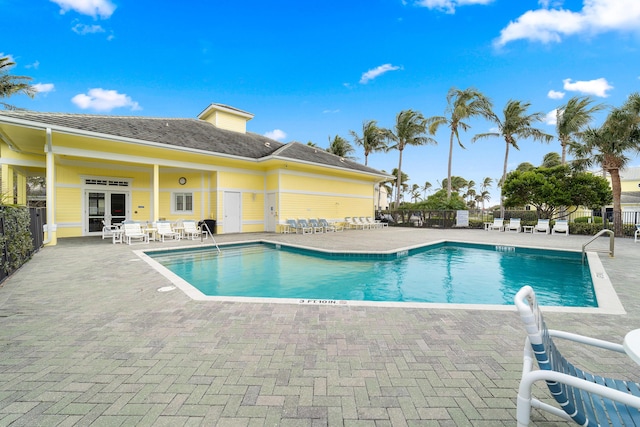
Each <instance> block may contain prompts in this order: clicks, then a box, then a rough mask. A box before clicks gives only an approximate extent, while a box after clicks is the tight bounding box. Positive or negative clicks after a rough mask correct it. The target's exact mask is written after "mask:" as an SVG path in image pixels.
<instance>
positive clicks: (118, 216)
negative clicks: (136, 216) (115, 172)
mask: <svg viewBox="0 0 640 427" xmlns="http://www.w3.org/2000/svg"><path fill="white" fill-rule="evenodd" d="M86 194H87V207H88V212H87V231H88V232H89V233H100V232H102V227H103V221H104V225H111V224H120V223H121V222H122V221H124V220H125V219H127V194H126V193H112V192H107V191H88V192H87V193H86Z"/></svg>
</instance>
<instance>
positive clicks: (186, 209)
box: [173, 193, 193, 213]
mask: <svg viewBox="0 0 640 427" xmlns="http://www.w3.org/2000/svg"><path fill="white" fill-rule="evenodd" d="M173 211H174V212H175V213H191V212H193V194H192V193H174V194H173Z"/></svg>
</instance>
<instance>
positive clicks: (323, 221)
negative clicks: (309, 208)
mask: <svg viewBox="0 0 640 427" xmlns="http://www.w3.org/2000/svg"><path fill="white" fill-rule="evenodd" d="M318 222H319V223H320V225H321V226H323V227H324V230H325V233H328V232H330V231H332V232H336V231H343V230H344V227H343V226H342V224H337V223H336V224H329V221H327V220H326V219H324V218H319V219H318Z"/></svg>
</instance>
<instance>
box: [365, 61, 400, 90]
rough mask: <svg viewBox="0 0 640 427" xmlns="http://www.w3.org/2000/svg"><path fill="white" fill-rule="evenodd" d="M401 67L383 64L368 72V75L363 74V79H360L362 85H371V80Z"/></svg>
mask: <svg viewBox="0 0 640 427" xmlns="http://www.w3.org/2000/svg"><path fill="white" fill-rule="evenodd" d="M399 69H400V67H398V66H396V65H391V64H383V65H380V66H378V67H376V68H374V69H372V70H369V71H367V72H366V73H363V74H362V77H361V78H360V84H363V85H364V84H367V83H369V82H370V81H371V80H373V79H375V78H376V77H379V76H381V75H383V74H384V73H387V72H389V71H396V70H399Z"/></svg>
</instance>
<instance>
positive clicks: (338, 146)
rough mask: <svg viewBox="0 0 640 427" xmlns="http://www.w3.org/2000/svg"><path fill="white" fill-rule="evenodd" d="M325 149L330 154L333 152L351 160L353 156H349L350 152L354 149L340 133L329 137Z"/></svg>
mask: <svg viewBox="0 0 640 427" xmlns="http://www.w3.org/2000/svg"><path fill="white" fill-rule="evenodd" d="M327 151H328V152H329V153H331V154H335V155H336V156H340V157H342V158H345V159H351V160H353V159H354V157H353V156H351V153H354V152H355V151H356V150H355V149H354V148H353V147H352V146H351V144H349V141H347V140H346V139H344V138H343V137H341V136H340V135H336V136H335V137H334V138H333V140H331V137H329V147H328V148H327Z"/></svg>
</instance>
